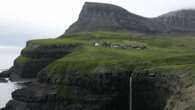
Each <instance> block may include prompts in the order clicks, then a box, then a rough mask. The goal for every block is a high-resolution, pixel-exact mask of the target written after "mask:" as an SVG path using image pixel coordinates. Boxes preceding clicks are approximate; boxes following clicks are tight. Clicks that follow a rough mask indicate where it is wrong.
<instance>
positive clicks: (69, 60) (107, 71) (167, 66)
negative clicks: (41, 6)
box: [3, 3, 195, 110]
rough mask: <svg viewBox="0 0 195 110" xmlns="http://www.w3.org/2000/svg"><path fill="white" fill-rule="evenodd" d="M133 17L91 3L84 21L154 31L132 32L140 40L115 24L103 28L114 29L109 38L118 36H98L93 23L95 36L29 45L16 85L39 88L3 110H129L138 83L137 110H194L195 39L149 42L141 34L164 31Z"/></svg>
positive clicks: (14, 72) (17, 95)
mask: <svg viewBox="0 0 195 110" xmlns="http://www.w3.org/2000/svg"><path fill="white" fill-rule="evenodd" d="M115 11H116V12H115ZM96 12H98V13H96ZM128 13H129V12H127V11H126V10H124V9H121V8H120V7H117V6H113V5H108V4H97V3H87V4H85V6H84V8H83V11H82V13H81V15H80V17H81V19H84V21H85V19H86V18H87V20H86V21H88V20H92V21H93V23H95V22H96V21H97V20H99V22H101V20H106V19H107V17H108V16H109V19H113V20H111V21H114V22H118V21H120V19H121V18H120V16H121V17H123V18H125V17H127V19H129V17H130V16H133V17H130V18H131V19H132V21H131V23H134V21H135V20H138V21H135V22H136V23H137V22H141V23H142V24H144V25H145V24H147V25H145V26H144V27H147V28H144V29H143V28H140V25H137V24H135V25H131V26H133V27H130V28H129V29H131V31H132V32H124V30H125V29H126V28H121V27H123V24H120V25H121V26H119V25H118V24H117V25H116V27H115V25H114V26H113V22H110V21H109V22H110V23H108V24H109V26H110V27H109V28H108V27H106V26H105V25H102V24H99V23H98V22H97V23H98V25H101V26H103V27H105V29H111V30H105V31H113V30H112V29H116V31H118V32H93V31H102V28H97V27H99V26H96V24H93V23H92V24H93V25H90V26H94V27H90V28H89V29H93V30H90V31H91V32H88V31H87V32H86V31H85V30H81V31H78V33H77V31H70V33H69V34H66V35H62V36H60V37H58V38H56V39H42V40H32V41H29V42H28V43H27V46H26V48H24V49H23V50H22V52H21V56H19V57H18V58H17V59H16V60H15V63H14V67H13V68H11V69H10V71H8V72H10V73H11V74H10V78H11V79H13V80H14V79H16V78H17V76H20V77H22V78H36V80H35V81H33V82H32V83H31V84H29V85H28V86H27V87H26V88H23V89H20V90H17V91H15V92H13V94H12V97H13V100H12V101H10V102H9V103H8V104H7V106H6V107H5V108H3V110H113V109H114V110H121V109H123V110H127V109H129V103H130V102H129V90H130V88H129V77H130V76H132V77H133V85H134V86H133V93H134V95H133V107H134V108H133V109H134V110H140V109H147V110H193V109H194V101H195V99H194V94H193V93H194V72H195V70H194V62H195V52H194V51H193V50H194V46H195V45H194V44H195V39H194V37H193V36H180V37H175V36H170V35H167V36H158V37H157V36H152V35H150V37H149V35H147V36H144V35H143V34H140V33H142V32H143V31H140V30H144V31H145V32H149V30H148V29H152V30H153V29H157V28H154V27H152V28H148V26H149V27H150V26H151V25H148V23H146V22H145V19H146V18H143V17H141V18H140V17H139V16H134V15H129V14H128ZM120 14H121V15H120ZM102 15H103V18H104V19H103V18H102ZM94 16H95V18H94ZM116 16H118V17H119V18H118V19H115V17H116ZM134 17H135V18H134ZM92 18H93V19H92ZM123 18H122V19H121V21H123ZM125 19H126V18H125ZM142 20H144V23H143V21H142ZM84 21H83V22H84ZM94 21H95V22H94ZM146 21H149V22H150V23H152V24H153V22H152V21H151V20H148V19H147V20H146ZM79 22H80V21H79ZM122 23H124V22H122ZM84 24H86V25H84V26H86V27H87V22H84ZM103 24H106V25H107V22H105V23H103ZM154 24H155V23H154ZM157 24H158V23H157ZM82 26H83V25H82ZM101 26H100V27H101ZM118 26H119V27H120V28H118ZM124 26H125V25H124ZM135 26H137V27H135ZM141 26H142V25H141ZM155 26H156V24H155ZM125 27H126V26H125ZM71 28H72V27H71ZM71 28H70V30H71ZM82 28H83V29H87V30H88V28H85V27H82ZM79 29H81V27H80V28H79ZM99 29H100V30H99ZM121 29H122V30H121ZM138 29H140V30H138ZM103 30H104V28H103ZM134 30H136V31H134ZM159 30H161V29H160V28H159ZM121 31H122V32H121ZM80 32H83V33H80ZM135 32H136V33H135ZM138 32H139V33H138ZM155 32H156V31H155ZM142 107H144V108H142Z"/></svg>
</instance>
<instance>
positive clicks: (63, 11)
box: [0, 0, 195, 46]
mask: <svg viewBox="0 0 195 110" xmlns="http://www.w3.org/2000/svg"><path fill="white" fill-rule="evenodd" d="M85 1H86V0H0V45H15V44H17V45H22V46H23V45H25V41H26V40H29V39H40V38H49V37H57V36H59V35H61V34H63V33H64V31H65V29H67V28H68V27H69V26H70V25H71V24H72V23H73V22H75V21H76V20H77V19H78V15H79V13H80V10H81V8H82V6H83V4H84V2H85ZM87 1H91V2H102V3H111V4H115V5H119V6H121V7H123V8H125V9H127V10H128V11H130V12H132V13H135V14H138V15H142V16H145V17H156V16H159V15H161V14H163V13H166V12H169V11H173V10H178V9H184V8H185V9H187V8H193V7H194V8H195V0H87Z"/></svg>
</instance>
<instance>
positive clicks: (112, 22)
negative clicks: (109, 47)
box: [65, 2, 162, 34]
mask: <svg viewBox="0 0 195 110" xmlns="http://www.w3.org/2000/svg"><path fill="white" fill-rule="evenodd" d="M161 28H162V27H159V23H158V22H153V21H152V20H150V19H148V18H144V17H141V16H138V15H135V14H132V13H129V12H128V11H127V10H125V9H123V8H121V7H118V6H115V5H111V4H101V3H89V2H87V3H85V5H84V7H83V9H82V11H81V13H80V16H79V19H78V21H77V22H75V23H74V24H73V25H71V26H70V28H69V29H68V30H67V31H66V32H65V33H66V34H72V33H78V32H93V31H141V32H152V33H153V32H158V31H161V30H162V29H161Z"/></svg>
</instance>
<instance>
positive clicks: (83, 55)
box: [32, 32, 195, 80]
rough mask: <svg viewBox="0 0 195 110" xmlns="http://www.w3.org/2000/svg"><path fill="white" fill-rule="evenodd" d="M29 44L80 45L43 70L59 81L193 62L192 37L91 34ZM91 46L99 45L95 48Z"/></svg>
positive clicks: (170, 68) (194, 40) (178, 66)
mask: <svg viewBox="0 0 195 110" xmlns="http://www.w3.org/2000/svg"><path fill="white" fill-rule="evenodd" d="M32 43H33V44H39V45H44V46H50V45H67V44H74V43H81V44H82V45H83V46H82V48H79V49H75V50H74V51H72V52H71V53H70V54H68V55H65V56H64V57H63V58H60V59H58V60H56V61H54V62H53V63H51V64H50V65H49V66H47V67H46V69H47V71H48V76H49V77H51V78H52V79H54V80H58V78H60V79H63V76H64V75H66V73H77V74H80V75H86V74H87V75H93V74H98V73H110V72H111V73H123V72H129V71H130V72H132V71H134V70H139V68H140V69H142V70H157V69H159V70H161V72H164V73H168V72H165V71H173V70H175V71H176V70H179V69H182V68H183V67H189V66H190V67H193V66H194V65H193V64H194V63H195V48H194V47H195V37H193V36H192V37H191V36H187V37H186V36H185V37H181V36H180V37H175V36H155V37H154V36H145V37H144V36H141V35H138V34H136V33H122V32H121V33H120V32H117V33H111V32H107V33H106V32H94V33H81V34H75V35H70V36H60V37H59V38H58V39H47V40H36V41H32ZM95 43H99V45H97V46H96V45H94V44H95ZM115 45H116V46H115ZM132 45H136V46H132ZM123 47H125V48H123ZM135 47H136V48H135ZM139 47H144V48H139Z"/></svg>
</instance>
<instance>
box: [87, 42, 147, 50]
mask: <svg viewBox="0 0 195 110" xmlns="http://www.w3.org/2000/svg"><path fill="white" fill-rule="evenodd" d="M91 44H92V45H93V46H94V47H105V48H121V49H128V48H135V49H146V48H147V46H146V45H145V44H143V43H138V42H129V44H113V43H109V42H106V41H92V43H91Z"/></svg>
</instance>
